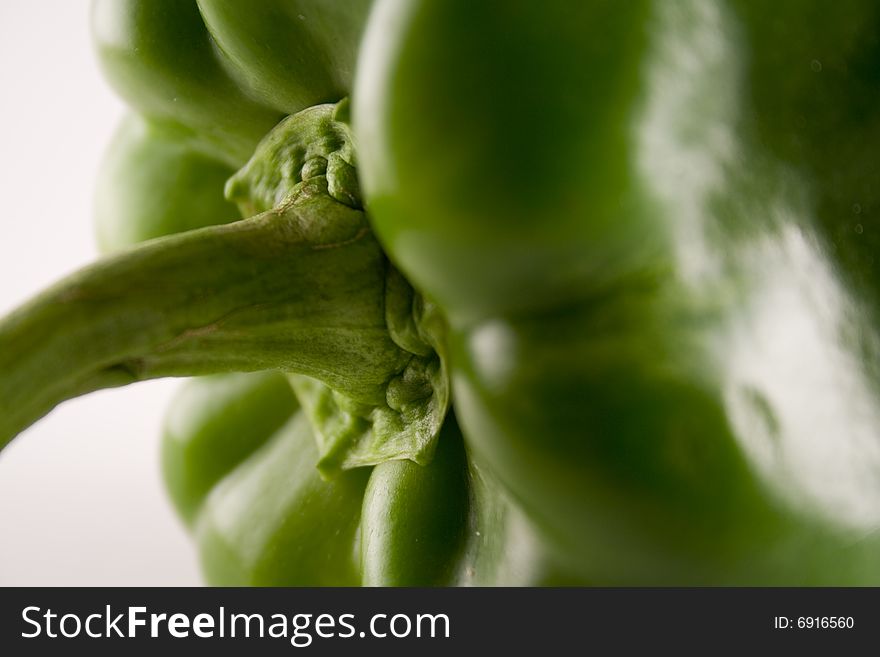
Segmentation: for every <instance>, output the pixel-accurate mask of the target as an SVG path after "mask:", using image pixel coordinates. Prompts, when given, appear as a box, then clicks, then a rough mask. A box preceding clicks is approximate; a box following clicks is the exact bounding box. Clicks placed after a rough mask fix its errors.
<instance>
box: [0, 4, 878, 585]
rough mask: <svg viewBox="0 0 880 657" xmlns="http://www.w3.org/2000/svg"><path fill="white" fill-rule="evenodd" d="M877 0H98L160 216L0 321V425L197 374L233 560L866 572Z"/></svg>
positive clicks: (217, 543) (709, 574) (636, 579)
mask: <svg viewBox="0 0 880 657" xmlns="http://www.w3.org/2000/svg"><path fill="white" fill-rule="evenodd" d="M875 4H876V3H872V2H869V1H868V0H846V1H844V2H842V3H838V4H836V5H835V6H834V7H833V8H831V7H829V6H828V5H827V4H826V3H823V2H820V1H819V0H808V1H806V2H804V1H799V2H794V1H793V0H783V1H781V2H777V3H774V4H773V5H772V6H770V5H767V4H766V3H763V2H757V0H708V1H706V0H682V1H681V2H676V3H667V2H660V0H635V1H633V2H625V3H620V2H612V1H611V0H590V1H589V2H581V3H572V2H567V1H564V0H548V1H547V2H544V3H542V4H541V5H536V4H535V3H533V2H525V0H511V1H510V2H507V3H505V5H504V8H503V10H501V11H499V9H498V8H497V7H492V6H490V4H489V3H472V2H468V3H465V2H464V0H378V1H377V2H376V3H370V2H366V1H364V2H343V1H342V0H339V1H338V2H323V3H317V2H307V1H306V0H276V1H269V0H267V1H266V2H260V3H257V4H256V5H254V8H253V9H252V10H251V8H250V6H249V9H248V10H245V9H243V8H242V7H241V6H240V5H239V4H236V3H231V2H229V3H227V2H219V1H211V0H202V1H200V2H199V3H198V6H196V5H194V4H193V3H192V2H189V3H168V2H156V3H147V2H137V1H134V0H130V1H127V2H124V3H118V4H113V5H112V7H110V3H104V2H102V1H100V0H98V1H97V2H96V3H95V9H94V11H93V16H94V21H93V23H94V25H95V34H96V42H97V44H98V50H99V55H100V58H101V61H102V63H103V66H104V68H105V70H106V72H107V74H108V77H109V78H110V79H111V82H112V83H114V84H115V85H116V87H117V89H118V90H119V91H120V93H121V94H122V95H123V96H124V97H125V98H126V99H127V100H128V101H129V102H130V103H131V104H132V105H133V106H134V108H135V109H136V110H137V111H138V112H140V113H141V114H142V115H143V116H144V117H145V118H144V119H131V121H133V122H136V121H140V122H141V124H142V127H143V126H146V127H147V129H149V130H150V131H154V133H153V137H151V140H152V141H150V142H149V143H147V142H146V141H144V142H143V143H144V144H146V145H141V140H142V139H143V140H146V137H141V136H139V135H138V134H134V133H133V134H134V136H132V137H125V138H123V137H120V141H121V142H124V141H126V140H127V141H129V142H130V145H129V146H126V147H125V149H123V148H122V147H121V146H119V147H116V148H119V149H121V150H120V152H122V153H123V155H120V156H118V157H117V156H110V157H109V159H108V161H109V162H111V164H109V165H107V166H108V170H109V171H110V172H111V173H110V174H107V175H108V176H109V178H108V179H109V180H111V181H112V180H116V181H118V182H111V183H110V184H111V185H112V187H113V188H114V189H116V190H118V194H117V195H116V197H111V199H113V202H112V203H110V204H109V205H107V209H106V210H105V209H101V210H100V211H99V216H107V217H110V215H115V216H116V221H118V222H120V223H119V224H118V226H119V227H115V228H113V229H112V230H113V231H116V232H111V233H109V234H110V235H119V236H121V237H119V238H117V237H111V238H108V240H107V241H108V245H110V246H115V245H116V244H119V245H122V244H128V243H131V242H134V241H137V240H139V239H141V238H146V237H152V236H154V235H158V234H160V233H164V234H169V236H166V237H163V238H160V239H155V240H150V241H148V242H146V243H144V244H142V245H140V246H135V247H131V248H129V249H127V250H126V251H124V252H121V253H119V254H117V255H115V256H112V257H110V258H108V259H104V260H102V261H100V262H98V263H96V264H95V265H92V266H91V267H88V268H86V269H84V270H82V271H80V272H78V273H76V274H74V275H73V276H71V277H69V278H68V279H65V280H64V281H62V282H61V283H60V284H58V285H57V286H55V287H53V288H51V289H50V290H48V291H47V292H46V293H44V294H43V295H41V296H40V297H38V298H37V299H35V300H34V301H32V302H30V303H29V304H27V305H25V306H23V307H22V308H20V309H19V310H17V311H15V312H14V313H13V314H12V315H11V316H10V317H9V318H7V319H5V320H3V321H2V322H0V372H2V374H0V444H3V443H5V442H6V441H8V440H9V439H11V438H12V437H14V435H16V434H17V433H18V432H19V431H21V430H22V429H23V428H24V427H26V426H28V425H29V424H30V423H32V422H34V421H35V420H37V419H38V418H39V417H41V416H42V415H43V414H45V413H47V412H48V411H50V410H51V408H53V407H54V406H55V405H56V404H58V403H60V402H62V401H63V400H65V399H69V398H71V397H73V396H76V395H78V394H83V393H85V392H89V391H91V390H94V389H98V388H102V387H108V386H113V385H123V384H126V383H131V382H135V381H138V380H143V379H147V378H151V377H156V376H190V375H200V374H213V375H217V376H216V378H215V377H212V378H207V379H196V380H193V381H192V382H190V383H189V384H187V387H186V388H185V389H184V391H183V392H182V396H181V398H180V399H178V400H177V401H176V402H175V404H174V406H173V408H172V411H171V414H170V415H169V420H168V424H167V426H168V430H167V434H166V437H165V441H164V443H163V444H164V448H163V449H164V452H163V454H164V469H165V473H166V479H167V481H168V485H169V491H170V492H171V496H172V498H173V500H174V501H175V503H176V505H177V507H178V509H179V511H180V513H181V516H182V517H183V519H184V520H185V522H187V523H188V524H189V525H190V526H191V527H192V529H193V532H194V533H195V535H196V540H197V542H198V543H199V546H200V551H201V554H202V559H203V564H204V568H205V572H206V576H207V579H208V581H209V582H212V583H217V584H236V585H237V584H308V583H314V584H353V583H363V584H367V585H453V584H489V585H492V584H496V585H498V584H609V585H617V584H637V585H655V584H678V585H680V584H699V585H704V584H716V585H717V584H736V585H739V584H761V585H768V584H770V585H775V584H810V585H812V584H833V585H865V584H877V583H880V558H878V555H880V534H878V531H877V529H878V527H880V493H878V491H880V477H878V474H877V473H878V472H880V457H878V454H880V449H878V442H877V441H878V436H880V410H878V409H880V407H878V404H877V402H876V398H877V394H876V393H877V390H878V389H880V373H878V370H877V368H876V367H875V366H874V365H873V363H874V362H876V361H877V354H878V351H880V347H878V345H880V335H878V332H877V328H876V327H877V326H878V325H880V324H878V317H877V315H878V308H880V297H878V291H880V287H878V285H877V280H878V279H877V271H876V269H875V267H876V265H875V262H874V257H875V253H876V252H877V246H878V242H877V240H878V237H877V234H880V231H878V226H877V225H876V224H877V222H876V221H875V220H873V219H872V217H873V215H874V214H876V207H875V206H876V205H877V202H876V200H875V195H876V194H877V191H876V190H877V189H880V186H878V182H880V181H878V179H877V177H878V176H877V173H876V171H875V168H876V167H874V165H873V158H874V150H876V149H875V148H874V143H875V141H876V140H874V139H873V137H874V135H875V132H876V125H875V124H877V125H880V123H878V120H876V119H875V118H874V112H873V111H872V108H873V101H874V98H875V96H876V95H877V94H878V93H880V92H878V85H877V65H876V62H877V61H878V54H880V45H878V44H880V39H878V38H877V25H880V21H878V18H880V8H878V7H876V6H875ZM172 5H173V6H172ZM373 5H375V6H373ZM108 7H110V8H108ZM368 14H369V21H368V25H367V27H366V28H365V31H364V33H363V41H362V43H360V44H359V40H360V39H361V36H360V35H361V32H362V30H364V21H365V19H366V17H367V15H368ZM356 53H359V54H357V55H356ZM353 71H354V78H353V77H352V72H353ZM352 79H354V82H352ZM349 91H350V92H351V98H352V101H351V109H349V103H348V102H347V101H346V100H343V96H346V95H348V93H349ZM322 103H323V104H322ZM281 113H286V114H289V115H290V116H288V117H287V118H284V119H283V120H280V119H281ZM279 120H280V122H279ZM133 125H136V124H135V123H133ZM272 126H274V127H272ZM122 134H123V135H124V134H125V133H124V132H123V133H122ZM258 141H259V144H258V143H257V142H258ZM126 158H127V159H126ZM248 158H250V159H248ZM114 162H118V163H119V164H114ZM140 162H142V163H143V166H140V165H139V163H140ZM151 162H155V163H157V164H156V166H155V167H152V166H151V165H150V163H151ZM245 162H246V163H245ZM190 163H192V164H193V167H192V171H193V172H194V173H193V179H192V181H188V180H187V179H186V178H185V177H184V173H183V172H184V171H189V170H190V169H188V167H189V164H190ZM242 164H244V166H242V167H241V168H240V170H239V171H238V172H237V173H235V174H234V175H233V176H232V177H231V178H230V179H229V180H228V182H227V183H226V185H225V193H226V198H228V199H229V200H230V201H233V202H235V203H236V204H237V206H238V208H239V210H240V212H241V214H242V215H243V216H245V217H248V218H246V219H244V220H241V221H237V222H233V223H229V224H226V225H213V224H221V223H223V222H225V221H227V220H228V219H230V218H231V216H230V215H229V214H227V213H225V209H226V206H225V205H224V203H225V202H224V201H221V200H220V196H219V191H220V183H219V178H221V177H223V175H222V174H221V172H222V171H224V167H226V169H225V170H226V171H228V170H229V167H238V166H241V165H242ZM126 170H129V171H142V172H143V175H142V176H141V177H140V179H138V178H137V177H136V176H135V175H134V174H133V173H132V174H126ZM163 170H166V171H180V172H181V173H180V174H175V175H172V176H165V177H162V176H161V175H159V173H160V172H161V171H163ZM123 181H130V185H131V189H130V191H126V189H127V187H126V185H125V184H122V183H123ZM151 181H152V182H151ZM215 181H216V182H215ZM153 183H155V185H154V188H155V189H156V190H157V195H161V196H162V198H161V199H160V200H159V201H156V205H155V209H146V210H140V209H138V208H141V207H143V208H148V207H149V206H147V205H146V204H145V202H144V201H145V200H146V199H149V198H150V191H149V185H150V184H153ZM203 185H204V186H203ZM188 188H189V189H191V190H192V198H189V197H188V194H187V193H186V189H188ZM212 188H213V189H215V190H216V194H214V193H212V192H211V189H212ZM203 194H204V199H205V200H204V202H202V201H201V200H197V201H195V202H193V203H191V201H193V199H196V198H198V199H201V198H202V195H203ZM129 201H134V202H135V203H134V204H133V205H132V204H129ZM215 208H216V209H215ZM221 214H222V216H221ZM166 217H167V219H166ZM212 217H213V218H212ZM100 221H101V224H102V225H107V226H114V219H113V218H106V219H101V220H100ZM197 226H201V227H200V228H198V229H196V230H189V229H190V228H194V227H197ZM178 232H179V234H175V235H170V234H171V233H178ZM875 232H876V233H877V234H875ZM62 327H63V330H62ZM231 372H250V374H230V373H231ZM279 372H282V373H283V375H282V374H279ZM458 422H460V424H461V430H459V427H458Z"/></svg>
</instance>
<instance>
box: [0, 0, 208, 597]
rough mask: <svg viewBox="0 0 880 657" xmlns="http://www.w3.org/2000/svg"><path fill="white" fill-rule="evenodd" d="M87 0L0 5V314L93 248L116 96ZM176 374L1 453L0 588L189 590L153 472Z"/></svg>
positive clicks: (77, 408)
mask: <svg viewBox="0 0 880 657" xmlns="http://www.w3.org/2000/svg"><path fill="white" fill-rule="evenodd" d="M88 12H89V3H88V0H42V1H41V2H27V1H26V0H6V1H4V2H2V3H0V90H2V102H0V153H2V157H0V199H2V202H0V206H2V210H0V314H5V313H7V312H8V311H10V310H11V309H12V308H14V307H15V306H17V305H18V304H20V303H21V302H23V301H25V300H26V299H27V298H28V297H30V296H31V295H33V294H34V293H35V292H37V291H38V290H40V289H41V288H43V287H45V286H46V285H48V284H49V283H51V282H52V281H54V280H56V279H57V278H59V277H61V276H63V275H65V274H67V273H69V272H71V271H72V270H74V269H76V268H77V267H79V266H81V265H83V264H86V263H88V262H89V261H91V260H93V259H94V258H95V257H96V256H97V252H96V248H95V244H94V237H93V228H92V195H93V190H94V183H95V179H96V173H97V170H98V165H99V162H100V159H101V156H102V154H103V151H104V148H105V147H106V145H107V143H108V142H109V140H110V136H111V134H112V133H113V130H114V128H115V126H116V123H117V121H118V120H119V119H120V117H121V116H122V104H121V102H120V101H118V100H117V99H116V98H115V97H114V96H113V94H112V93H111V91H110V89H109V87H108V86H107V85H106V84H105V83H104V82H103V80H102V79H101V76H100V74H99V71H98V65H97V62H96V61H95V58H94V55H93V53H92V48H91V44H90V41H89V25H88ZM179 384H180V382H179V381H174V380H163V381H155V382H149V383H142V384H139V385H136V386H131V387H128V388H121V389H116V390H109V391H103V392H99V393H95V394H92V395H90V396H88V397H84V398H80V399H75V400H73V401H70V402H67V403H65V404H63V405H62V406H60V407H59V408H57V409H56V410H55V411H54V412H53V413H51V414H50V415H49V416H48V417H46V418H44V419H43V420H41V421H40V422H39V423H37V424H36V425H35V426H33V427H31V428H30V429H29V430H28V431H26V432H25V433H23V434H21V435H20V436H19V437H18V438H16V439H15V440H14V441H13V442H12V444H11V445H10V446H9V447H7V448H6V449H5V450H4V451H3V452H0V586H174V585H176V586H194V585H198V584H199V583H200V578H199V574H198V567H197V564H196V558H195V553H194V549H193V547H192V545H191V543H190V541H189V539H188V537H187V535H186V534H185V532H184V530H183V527H182V525H181V523H180V522H179V521H178V520H177V518H176V516H175V515H174V514H173V512H172V510H171V506H170V504H169V503H168V501H167V500H166V498H165V493H164V490H163V488H162V483H161V480H160V475H159V458H158V457H159V433H160V430H161V420H162V416H163V413H164V409H165V407H166V405H167V403H168V400H169V399H170V398H171V395H172V394H173V392H174V390H175V389H176V388H177V386H178V385H179Z"/></svg>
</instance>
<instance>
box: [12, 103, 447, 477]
mask: <svg viewBox="0 0 880 657" xmlns="http://www.w3.org/2000/svg"><path fill="white" fill-rule="evenodd" d="M346 107H347V105H346V103H340V104H339V105H336V106H334V105H319V106H316V107H312V108H309V109H308V110H304V111H303V112H300V113H299V114H296V115H294V116H291V117H289V118H288V119H286V120H285V121H283V122H282V123H281V124H279V125H278V126H276V128H275V129H274V130H273V131H272V132H271V133H269V135H267V136H266V137H265V138H264V140H263V141H262V142H261V143H260V145H259V147H258V148H257V151H256V152H255V153H254V156H253V158H251V160H250V162H249V163H248V164H247V166H245V167H244V168H243V169H242V170H241V171H240V172H239V173H238V174H236V175H235V176H234V177H233V178H232V179H231V180H230V181H229V184H228V185H227V194H228V196H229V197H230V198H231V199H232V200H235V201H236V202H238V204H239V206H240V207H241V208H242V210H243V211H244V213H246V214H256V216H254V217H253V218H251V219H246V220H244V221H239V222H236V223H232V224H226V225H221V226H211V227H208V228H203V229H200V230H194V231H190V232H186V233H181V234H178V235H174V236H171V237H166V238H161V239H157V240H153V241H151V242H147V243H144V244H142V245H141V246H138V247H137V248H134V249H132V250H130V251H127V252H125V253H122V254H120V255H117V256H113V257H110V258H107V259H104V260H102V261H100V262H98V263H96V264H94V265H92V266H90V267H87V268H85V269H83V270H81V271H79V272H77V273H75V274H73V275H71V276H70V277H68V278H66V279H65V280H63V281H61V282H60V283H58V284H57V285H55V286H54V287H52V288H50V289H49V290H47V291H46V292H44V293H43V294H41V295H40V296H38V297H37V298H35V299H34V300H32V301H31V302H30V303H28V304H26V305H25V306H23V307H21V308H20V309H18V310H17V311H15V312H13V313H12V314H11V315H10V316H9V317H7V318H6V319H4V320H2V321H0V447H2V446H3V445H5V444H6V443H7V442H9V440H11V439H12V438H13V437H14V436H15V435H16V434H17V433H19V432H20V431H22V430H23V429H24V428H26V427H27V426H29V425H30V424H32V423H33V422H35V421H36V420H37V419H39V418H40V417H42V416H43V415H45V414H46V413H48V412H49V411H50V410H52V408H54V407H55V406H56V405H57V404H59V403H61V402H62V401H64V400H65V399H70V398H71V397H75V396H77V395H81V394H84V393H86V392H90V391H93V390H97V389H100V388H108V387H112V386H119V385H125V384H127V383H132V382H134V381H141V380H144V379H151V378H156V377H161V376H193V375H201V374H212V373H220V372H249V371H255V370H280V371H283V372H287V373H291V374H296V375H299V376H298V377H296V381H297V383H298V392H299V394H300V397H301V400H302V402H303V405H304V407H305V408H306V411H307V415H308V417H309V420H310V422H311V424H312V428H313V431H314V433H315V435H316V438H317V442H318V449H319V455H320V457H321V458H320V467H321V470H322V471H323V472H324V473H325V474H328V475H329V474H333V473H334V472H335V471H337V470H339V469H348V468H355V467H359V466H363V465H373V464H376V463H381V462H383V461H386V460H391V459H400V458H409V459H412V460H414V461H416V462H419V463H427V462H428V461H430V459H431V457H432V455H433V451H434V446H435V443H436V436H437V433H438V432H439V430H440V426H441V425H442V423H443V418H444V416H445V414H446V409H447V406H448V399H449V393H448V390H449V386H448V381H447V376H446V371H445V368H444V367H443V363H442V359H441V358H440V356H439V355H438V351H439V350H441V348H442V345H441V342H442V334H443V331H444V327H445V324H444V322H443V319H442V317H440V315H439V314H438V313H437V312H436V309H434V307H433V306H432V305H431V304H428V303H426V302H424V301H423V300H422V298H421V297H420V296H419V295H417V294H415V293H414V291H413V289H412V288H411V287H410V285H409V283H408V282H406V281H405V280H404V279H403V277H402V276H400V274H398V273H397V272H396V271H395V270H394V268H393V267H391V266H390V264H389V263H388V261H387V259H386V257H385V254H384V252H383V251H382V249H381V247H380V246H379V244H378V242H377V241H376V239H375V238H374V237H373V234H372V231H371V230H370V225H369V223H368V221H367V218H366V215H365V214H364V212H363V208H362V207H361V204H360V194H359V189H358V182H357V172H356V169H355V166H354V152H353V148H352V144H351V136H350V134H349V131H348V126H347V125H346V124H345V122H344V120H343V117H344V113H345V109H346ZM257 213H259V214H257Z"/></svg>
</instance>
